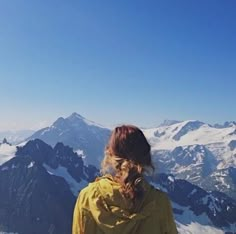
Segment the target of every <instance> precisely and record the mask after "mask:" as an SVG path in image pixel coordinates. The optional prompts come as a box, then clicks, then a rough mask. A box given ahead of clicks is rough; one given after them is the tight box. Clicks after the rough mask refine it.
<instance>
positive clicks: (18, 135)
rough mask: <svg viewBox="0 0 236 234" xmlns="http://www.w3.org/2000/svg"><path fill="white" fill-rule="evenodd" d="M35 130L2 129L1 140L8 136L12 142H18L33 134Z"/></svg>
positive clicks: (8, 139)
mask: <svg viewBox="0 0 236 234" xmlns="http://www.w3.org/2000/svg"><path fill="white" fill-rule="evenodd" d="M34 132H35V131H33V130H17V131H0V141H3V139H4V138H6V139H7V141H8V142H10V143H11V144H18V143H20V142H22V141H24V140H25V139H26V138H28V137H29V136H31V135H32V134H33V133H34Z"/></svg>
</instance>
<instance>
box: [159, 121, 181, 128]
mask: <svg viewBox="0 0 236 234" xmlns="http://www.w3.org/2000/svg"><path fill="white" fill-rule="evenodd" d="M180 122H181V121H179V120H171V119H165V120H164V121H163V122H162V123H161V124H160V125H159V127H163V126H170V125H173V124H176V123H180Z"/></svg>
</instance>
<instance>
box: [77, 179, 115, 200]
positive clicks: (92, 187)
mask: <svg viewBox="0 0 236 234" xmlns="http://www.w3.org/2000/svg"><path fill="white" fill-rule="evenodd" d="M108 180H109V178H107V177H98V178H96V179H95V181H93V182H91V183H89V184H88V185H87V186H86V187H85V188H83V189H82V190H81V191H80V193H79V198H80V199H83V198H84V199H85V198H93V197H99V196H102V194H103V191H105V192H108V191H109V190H111V188H110V186H111V185H110V183H109V182H108Z"/></svg>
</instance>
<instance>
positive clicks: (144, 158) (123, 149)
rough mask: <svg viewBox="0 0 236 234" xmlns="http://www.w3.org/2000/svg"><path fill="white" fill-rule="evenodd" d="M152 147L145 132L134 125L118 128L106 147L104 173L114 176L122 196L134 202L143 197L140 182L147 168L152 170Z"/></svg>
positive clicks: (103, 164)
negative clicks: (119, 185)
mask: <svg viewBox="0 0 236 234" xmlns="http://www.w3.org/2000/svg"><path fill="white" fill-rule="evenodd" d="M150 150H151V147H150V145H149V143H148V141H147V139H146V138H145V136H144V134H143V132H142V131H141V130H140V129H139V128H137V127H135V126H133V125H122V126H120V127H116V128H115V129H114V130H113V132H112V134H111V137H110V140H109V142H108V145H107V147H106V155H105V158H104V160H103V163H102V172H103V174H105V173H111V174H113V177H114V179H115V180H116V181H117V182H118V183H120V184H121V192H122V194H123V195H124V196H125V197H127V198H130V199H132V200H136V199H138V198H140V197H141V196H142V189H141V187H140V181H141V180H142V175H143V172H144V170H145V169H146V168H152V169H153V166H152V161H151V154H150Z"/></svg>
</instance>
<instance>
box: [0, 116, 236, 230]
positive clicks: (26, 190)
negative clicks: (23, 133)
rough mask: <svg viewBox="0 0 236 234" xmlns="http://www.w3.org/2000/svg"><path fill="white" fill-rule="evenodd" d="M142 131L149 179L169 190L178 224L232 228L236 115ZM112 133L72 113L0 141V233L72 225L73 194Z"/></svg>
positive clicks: (93, 170)
mask: <svg viewBox="0 0 236 234" xmlns="http://www.w3.org/2000/svg"><path fill="white" fill-rule="evenodd" d="M143 131H144V133H145V135H146V137H147V138H148V140H149V142H150V143H151V145H152V149H153V152H152V153H153V161H154V164H155V166H156V173H155V174H154V175H153V176H152V177H149V178H148V179H149V181H150V182H151V183H152V184H153V185H154V186H155V187H159V188H160V189H162V190H164V191H166V192H167V193H168V194H169V196H170V198H171V200H172V204H173V208H174V213H175V218H176V223H177V227H178V230H179V232H180V233H182V234H185V233H192V234H195V233H217V234H218V233H228V234H229V233H236V201H235V200H236V199H235V184H236V174H235V168H236V163H235V152H236V150H235V146H236V144H235V142H236V134H235V132H236V131H235V123H233V122H232V123H229V124H227V126H226V127H222V126H221V127H219V126H217V127H215V126H210V125H208V124H205V123H202V122H200V121H182V122H180V121H171V122H170V121H168V122H166V123H165V124H162V125H161V126H159V127H157V128H152V129H144V130H143ZM110 133H111V130H110V129H107V128H104V127H102V126H100V125H98V124H95V123H93V122H92V121H88V120H86V119H85V118H84V117H82V116H80V115H79V114H76V113H73V114H72V115H71V116H69V117H68V118H59V119H58V120H56V121H55V122H54V123H53V125H52V126H50V127H48V128H44V129H42V130H39V131H37V132H36V133H34V134H33V135H32V136H31V137H29V138H28V139H27V141H25V142H24V143H22V144H20V145H17V146H16V145H12V146H10V145H8V144H7V143H6V142H4V143H1V144H0V165H1V164H2V165H1V166H0V194H1V199H0V233H1V232H3V233H4V232H5V233H7V232H13V233H18V234H21V233H23V234H32V233H35V234H41V233H50V234H54V233H57V234H66V233H71V222H72V213H73V207H74V203H75V199H76V197H77V195H78V193H79V191H80V190H81V189H82V188H83V187H85V186H86V185H87V184H88V183H89V182H90V181H93V180H94V178H95V177H96V176H97V175H98V173H99V168H100V162H101V159H102V158H103V154H104V148H105V145H106V143H107V140H108V138H109V135H110ZM15 155H16V156H15ZM14 156H15V157H14ZM160 173H161V174H160ZM222 192H224V193H222ZM225 193H226V194H228V195H226V194H225ZM62 220H63V222H62Z"/></svg>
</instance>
